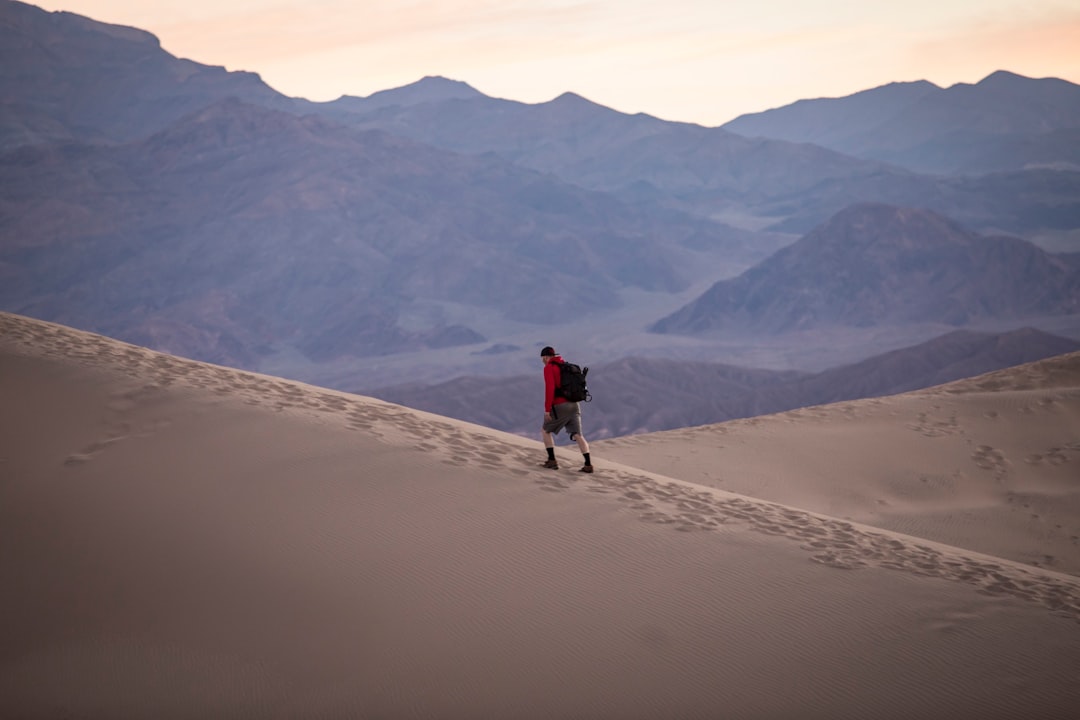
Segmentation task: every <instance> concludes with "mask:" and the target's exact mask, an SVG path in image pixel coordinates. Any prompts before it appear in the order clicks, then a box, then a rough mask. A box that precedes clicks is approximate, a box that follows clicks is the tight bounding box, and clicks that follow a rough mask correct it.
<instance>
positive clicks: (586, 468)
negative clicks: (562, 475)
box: [578, 465, 592, 473]
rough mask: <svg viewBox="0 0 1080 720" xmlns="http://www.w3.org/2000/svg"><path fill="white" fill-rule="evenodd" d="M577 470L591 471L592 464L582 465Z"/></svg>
mask: <svg viewBox="0 0 1080 720" xmlns="http://www.w3.org/2000/svg"><path fill="white" fill-rule="evenodd" d="M578 472H584V473H591V472H592V465H582V466H581V470H578Z"/></svg>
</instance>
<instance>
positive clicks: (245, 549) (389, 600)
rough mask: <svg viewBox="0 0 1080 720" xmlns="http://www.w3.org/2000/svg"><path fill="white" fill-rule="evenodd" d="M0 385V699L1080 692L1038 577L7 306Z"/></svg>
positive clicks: (509, 702)
mask: <svg viewBox="0 0 1080 720" xmlns="http://www.w3.org/2000/svg"><path fill="white" fill-rule="evenodd" d="M943 398H944V399H943V400H942V402H944V401H945V399H947V398H946V397H945V396H943ZM0 399H2V403H0V588H2V591H0V717H20V718H33V717H78V718H93V717H108V718H125V717H155V718H168V717H177V718H189V717H229V718H231V717H255V718H266V717H290V718H296V717H320V718H338V717H379V718H397V717H440V718H489V717H490V718H510V717H514V718H534V717H535V718H556V717H567V718H569V717H574V718H659V717H671V718H692V717H702V718H715V717H731V718H787V717H798V718H817V717H831V718H901V717H905V718H907V717H920V718H934V717H953V718H956V717H964V718H966V717H981V718H1005V717H1010V718H1011V717H1040V718H1058V717H1060V718H1064V717H1069V716H1070V715H1071V714H1072V713H1073V711H1075V708H1076V707H1077V706H1078V704H1080V683H1078V682H1077V672H1078V668H1080V580H1077V579H1076V578H1073V577H1071V576H1068V575H1064V574H1061V573H1056V572H1053V571H1050V570H1045V569H1038V568H1034V567H1030V566H1024V565H1021V564H1018V563H1015V562H1012V561H1009V560H1002V559H996V558H993V557H989V556H986V555H979V554H976V553H973V552H969V551H962V550H957V549H955V548H950V547H947V546H944V545H938V544H936V543H932V542H925V541H922V540H919V539H916V538H912V537H907V536H903V535H899V534H894V533H889V532H884V531H878V530H873V529H870V528H867V527H865V526H862V525H858V524H856V523H852V522H848V521H844V520H838V519H835V518H831V517H827V516H824V515H818V514H815V513H812V512H807V511H805V510H801V509H797V508H795V507H789V506H785V505H778V504H773V503H770V502H766V501H762V500H755V499H750V498H746V497H741V496H738V495H733V494H730V493H727V492H724V491H720V490H715V489H710V488H706V487H703V486H700V485H694V484H690V483H686V482H682V481H679V480H674V479H671V478H667V477H663V476H661V475H656V474H653V473H650V472H648V471H644V470H638V469H634V468H632V467H629V466H625V465H617V464H614V463H611V462H607V461H606V460H604V459H601V461H600V472H598V473H597V474H595V475H593V476H591V477H586V476H582V475H579V474H577V473H576V472H574V471H573V470H563V471H558V472H552V471H545V470H542V469H541V468H539V467H537V466H536V463H537V462H538V461H539V460H540V459H541V457H542V454H541V452H540V449H539V444H538V443H533V442H530V441H528V440H525V439H522V438H519V437H516V436H512V435H508V434H502V433H498V432H495V431H491V430H487V429H484V428H481V427H477V426H471V425H468V424H466V423H463V422H459V421H454V420H448V419H444V418H439V417H436V416H433V415H428V414H425V413H421V412H415V411H412V410H408V409H404V408H400V407H397V406H393V405H389V404H386V403H382V402H379V401H375V400H370V399H366V398H361V397H355V396H350V395H346V394H342V393H336V392H332V391H327V390H322V389H319V388H316V387H311V386H306V385H302V384H298V383H292V382H287V381H283V380H278V379H275V378H270V377H266V376H260V375H254V374H251V373H243V372H237V371H232V370H228V369H223V368H218V367H213V366H209V365H204V364H199V363H193V362H189V361H184V360H180V359H176V358H173V357H169V356H165V355H160V354H156V353H153V352H150V351H148V350H144V349H141V348H135V347H132V346H128V345H124V344H122V343H118V342H114V341H111V340H106V339H104V338H100V337H98V336H94V335H89V334H86V333H81V332H77V331H73V330H69V329H66V328H61V327H59V326H55V325H49V324H46V323H41V322H37V321H31V320H26V319H22V318H18V317H14V316H10V315H4V314H0ZM792 422H793V423H795V425H798V424H799V423H800V422H801V424H802V425H805V426H806V427H812V426H814V418H813V417H812V416H808V417H806V418H804V419H803V420H801V421H797V420H792ZM897 422H900V423H904V422H905V421H904V420H903V419H900V420H898V421H897ZM930 422H931V419H930V418H928V420H927V424H928V426H929V424H930ZM789 429H790V428H789ZM773 448H774V449H775V446H773ZM561 452H562V451H561ZM1063 452H1064V451H1063ZM565 457H566V459H567V460H568V461H570V460H572V459H573V455H572V453H570V452H569V451H566V454H565ZM568 465H570V466H573V465H572V463H569V462H568ZM748 467H749V465H748ZM784 472H785V473H786V474H785V477H799V476H800V474H801V473H802V472H803V468H800V467H799V466H798V465H792V466H790V467H787V469H786V470H784ZM942 472H944V471H942Z"/></svg>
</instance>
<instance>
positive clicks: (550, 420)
mask: <svg viewBox="0 0 1080 720" xmlns="http://www.w3.org/2000/svg"><path fill="white" fill-rule="evenodd" d="M540 360H541V361H543V363H544V426H543V429H542V432H543V435H544V448H545V449H546V450H547V461H546V462H544V464H543V465H544V467H546V468H551V469H552V470H558V469H559V463H558V461H556V460H555V437H554V436H555V435H557V434H558V433H559V431H560V430H562V429H563V428H566V432H567V433H569V434H570V439H571V440H576V441H577V444H578V448H579V449H580V450H581V454H582V455H583V456H584V457H585V465H584V466H583V467H582V468H581V472H584V473H591V472H592V471H593V466H592V460H591V459H590V458H589V443H588V442H586V440H585V436H584V435H582V434H581V407H580V406H579V405H578V403H576V402H571V401H570V400H567V399H566V398H564V397H561V396H560V394H559V387H560V386H561V385H562V374H561V370H560V368H561V366H562V363H563V359H562V357H561V356H559V355H557V354H556V353H555V349H554V348H552V347H550V346H548V347H545V348H544V349H543V350H541V351H540Z"/></svg>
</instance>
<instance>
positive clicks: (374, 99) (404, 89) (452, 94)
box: [363, 75, 485, 107]
mask: <svg viewBox="0 0 1080 720" xmlns="http://www.w3.org/2000/svg"><path fill="white" fill-rule="evenodd" d="M479 97H485V96H484V94H483V93H482V92H480V91H479V90H477V89H476V88H474V87H473V86H472V85H469V84H468V83H466V82H462V81H460V80H451V79H449V78H445V77H442V76H440V75H426V76H425V77H422V78H420V79H419V80H417V81H416V82H413V83H409V84H408V85H402V86H401V87H396V88H391V89H389V90H380V91H379V92H375V93H372V94H371V95H368V96H367V97H366V98H363V102H364V104H365V105H368V106H379V107H384V106H389V105H419V104H420V103H425V102H440V101H443V100H469V99H472V98H479Z"/></svg>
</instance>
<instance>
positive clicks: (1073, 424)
mask: <svg viewBox="0 0 1080 720" xmlns="http://www.w3.org/2000/svg"><path fill="white" fill-rule="evenodd" d="M596 451H597V454H598V455H600V456H605V457H612V458H615V459H618V460H620V461H621V462H625V463H627V464H632V465H636V466H638V467H642V468H646V469H650V470H654V471H662V472H665V473H667V474H669V475H672V476H673V477H678V478H681V479H683V480H687V481H690V482H694V483H699V484H702V485H707V486H710V487H716V488H721V489H724V490H729V491H732V492H736V493H742V494H746V495H750V496H753V497H756V498H761V499H766V500H771V501H775V502H779V503H786V504H791V505H796V506H798V507H801V508H804V509H807V510H813V511H816V512H821V513H825V514H828V515H832V516H836V517H840V518H846V519H850V520H855V521H858V522H860V523H865V524H867V525H873V526H875V527H880V528H885V529H888V530H895V531H898V532H903V533H907V534H910V535H916V536H919V537H923V538H927V539H933V540H936V541H939V542H943V543H946V544H950V545H956V546H959V547H964V548H968V549H971V550H976V551H979V552H983V553H987V554H990V555H995V556H999V557H1003V558H1009V559H1011V560H1016V561H1018V562H1023V563H1028V564H1031V565H1034V566H1038V567H1046V568H1052V569H1054V570H1058V571H1061V572H1065V573H1069V574H1072V575H1080V353H1071V354H1068V355H1063V356H1059V357H1056V358H1050V359H1047V360H1044V361H1040V362H1035V363H1030V364H1026V365H1021V366H1018V367H1015V368H1010V369H1007V370H1002V371H998V372H993V373H989V374H986V375H981V376H979V377H976V378H971V379H967V380H961V381H958V382H954V383H949V384H946V385H940V386H937V387H934V388H929V389H926V390H921V391H917V392H911V393H906V394H903V395H896V396H892V397H886V398H877V399H866V400H858V401H853V402H844V403H837V404H833V405H824V406H820V407H813V408H806V409H802V410H795V411H792V412H785V413H780V414H777V415H771V416H766V417H758V418H751V419H748V420H739V421H734V422H727V423H723V424H719V425H711V426H702V427H697V428H686V429H681V430H674V431H670V432H663V433H655V434H651V435H644V436H637V437H627V438H618V439H613V440H610V441H604V442H601V443H596Z"/></svg>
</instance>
